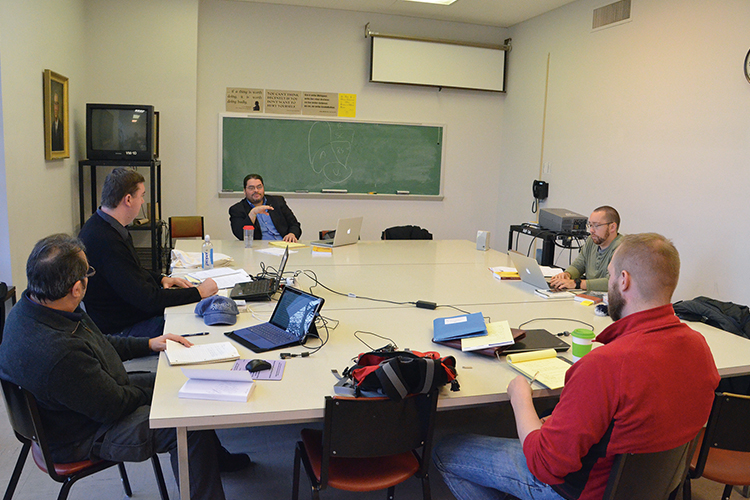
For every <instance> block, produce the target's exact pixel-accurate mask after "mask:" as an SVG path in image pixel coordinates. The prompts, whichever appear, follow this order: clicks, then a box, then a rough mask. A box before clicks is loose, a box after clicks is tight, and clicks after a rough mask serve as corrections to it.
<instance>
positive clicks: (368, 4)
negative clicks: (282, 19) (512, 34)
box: [244, 0, 575, 28]
mask: <svg viewBox="0 0 750 500" xmlns="http://www.w3.org/2000/svg"><path fill="white" fill-rule="evenodd" d="M244 1H248V2H257V3H272V4H280V5H298V6H304V7H318V8H323V9H337V10H354V11H359V12H372V13H376V14H393V15H399V16H412V17H422V18H426V19H437V20H441V21H455V22H461V23H471V24H481V25H485V26H496V27H500V28H507V27H509V26H513V25H514V24H518V23H520V22H522V21H526V20H527V19H531V18H532V17H535V16H538V15H540V14H544V13H545V12H549V11H551V10H554V9H556V8H558V7H561V6H563V5H566V4H569V3H572V2H574V1H575V0H456V2H454V3H453V4H452V5H448V6H445V5H431V4H425V3H417V2H409V1H406V0H263V1H260V0H244Z"/></svg>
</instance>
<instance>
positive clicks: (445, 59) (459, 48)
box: [370, 36, 506, 92]
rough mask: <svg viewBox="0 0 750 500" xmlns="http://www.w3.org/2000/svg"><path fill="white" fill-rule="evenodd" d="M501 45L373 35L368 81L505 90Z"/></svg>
mask: <svg viewBox="0 0 750 500" xmlns="http://www.w3.org/2000/svg"><path fill="white" fill-rule="evenodd" d="M505 55H506V51H505V50H502V49H500V48H487V47H476V46H470V45H457V44H452V43H443V42H432V41H421V40H405V39H400V38H386V37H382V36H373V37H372V50H371V59H370V81H371V82H379V83H402V84H407V85H428V86H433V87H453V88H462V89H474V90H488V91H492V92H505Z"/></svg>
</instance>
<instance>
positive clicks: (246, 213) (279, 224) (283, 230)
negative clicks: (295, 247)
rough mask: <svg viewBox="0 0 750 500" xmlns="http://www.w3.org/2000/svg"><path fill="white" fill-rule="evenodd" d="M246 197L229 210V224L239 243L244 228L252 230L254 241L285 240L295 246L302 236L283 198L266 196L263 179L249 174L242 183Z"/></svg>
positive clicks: (297, 222)
mask: <svg viewBox="0 0 750 500" xmlns="http://www.w3.org/2000/svg"><path fill="white" fill-rule="evenodd" d="M244 190H245V197H244V198H243V199H242V200H241V201H239V202H237V203H235V204H234V205H232V206H231V207H229V224H230V225H231V226H232V233H234V235H235V236H236V237H237V239H238V240H241V239H243V238H244V233H243V228H244V227H245V226H253V228H254V232H253V239H255V240H284V241H289V242H292V243H294V242H295V241H297V239H298V238H299V237H300V236H302V226H300V223H299V221H298V220H297V217H295V216H294V213H292V210H291V209H290V208H289V206H288V205H287V204H286V200H284V197H283V196H271V195H270V194H269V195H267V194H266V190H265V187H264V186H263V177H261V176H260V175H258V174H249V175H247V176H245V180H244Z"/></svg>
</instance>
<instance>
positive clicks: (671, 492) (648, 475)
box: [602, 439, 695, 500]
mask: <svg viewBox="0 0 750 500" xmlns="http://www.w3.org/2000/svg"><path fill="white" fill-rule="evenodd" d="M694 449H695V439H693V440H692V441H690V442H688V443H685V444H683V445H680V446H678V447H676V448H673V449H671V450H666V451H659V452H655V453H624V454H622V455H617V456H616V457H615V462H614V464H613V466H612V471H611V472H610V474H609V482H608V483H607V489H606V490H605V491H604V497H602V498H603V500H632V499H636V498H637V499H638V500H667V499H669V500H674V499H675V498H676V497H677V491H678V490H679V487H680V484H682V482H683V481H684V480H685V477H686V476H687V470H688V463H689V461H690V457H691V456H692V452H693V450H694Z"/></svg>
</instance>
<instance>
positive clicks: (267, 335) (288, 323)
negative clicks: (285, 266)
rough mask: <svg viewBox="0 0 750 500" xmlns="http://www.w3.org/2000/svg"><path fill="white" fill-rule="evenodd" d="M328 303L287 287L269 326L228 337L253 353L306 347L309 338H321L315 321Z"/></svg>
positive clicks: (263, 325) (231, 334) (253, 328)
mask: <svg viewBox="0 0 750 500" xmlns="http://www.w3.org/2000/svg"><path fill="white" fill-rule="evenodd" d="M323 302H325V300H324V299H323V298H321V297H316V296H315V295H311V294H309V293H306V292H303V291H302V290H298V289H296V288H292V287H290V286H287V287H284V291H283V292H282V293H281V297H280V298H279V301H278V302H277V303H276V308H275V309H274V310H273V314H271V319H270V320H268V323H261V324H259V325H254V326H250V327H248V328H243V329H241V330H235V331H233V332H226V333H224V335H226V336H227V337H229V338H230V339H232V340H236V341H237V342H239V343H240V344H242V345H244V346H245V347H247V348H249V349H251V350H252V351H253V352H266V351H272V350H274V349H281V348H282V347H287V346H290V345H299V344H304V343H305V341H306V340H307V337H308V336H309V335H313V336H317V335H318V333H317V330H316V329H315V318H316V316H317V315H318V314H319V313H320V309H321V308H322V307H323Z"/></svg>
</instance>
